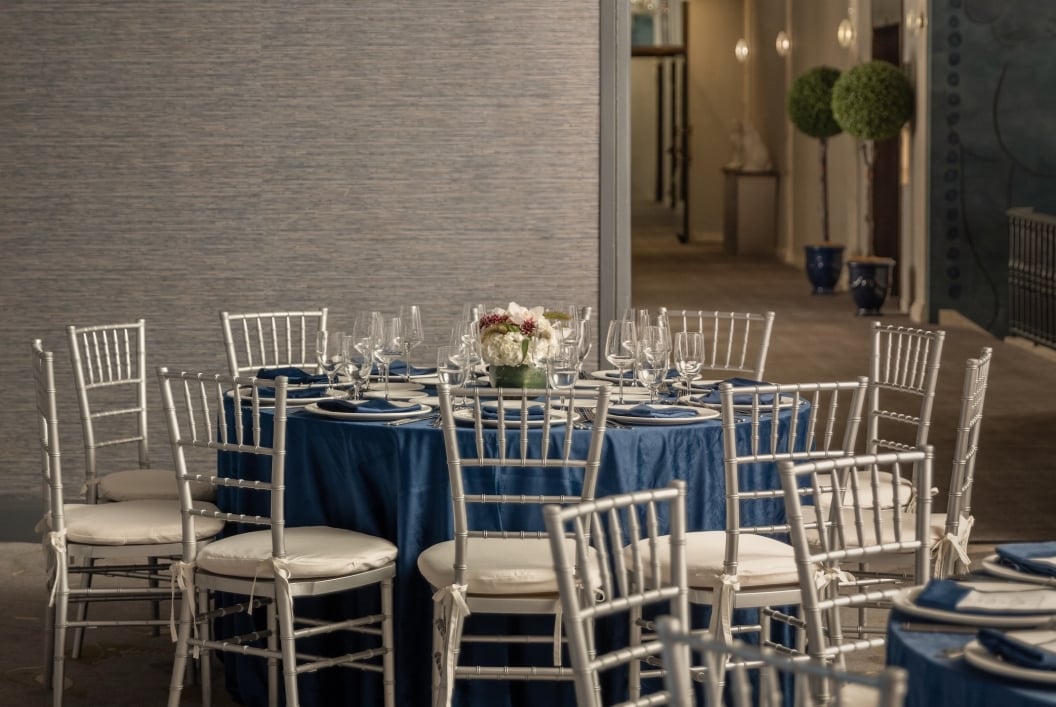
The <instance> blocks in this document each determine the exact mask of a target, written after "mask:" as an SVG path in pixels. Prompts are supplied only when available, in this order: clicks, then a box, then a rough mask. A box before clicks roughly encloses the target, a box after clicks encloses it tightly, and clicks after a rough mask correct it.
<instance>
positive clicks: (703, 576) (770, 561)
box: [623, 530, 799, 588]
mask: <svg viewBox="0 0 1056 707" xmlns="http://www.w3.org/2000/svg"><path fill="white" fill-rule="evenodd" d="M639 547H641V552H642V557H643V562H646V563H648V562H650V561H651V559H652V553H651V552H650V550H649V545H648V544H647V542H646V541H643V542H641V543H639ZM630 553H631V550H630V548H624V550H623V554H624V556H625V557H626V558H627V559H628V561H629V560H630ZM725 554H726V533H725V532H724V531H722V530H708V531H701V532H695V533H687V534H686V574H687V576H688V579H689V586H690V587H715V586H717V585H718V584H720V583H721V581H722V580H721V579H720V577H721V576H722V569H723V560H724V558H725ZM660 571H661V572H663V573H664V577H665V578H669V577H670V576H671V554H670V549H669V547H668V545H667V544H666V543H665V544H664V545H663V546H662V552H661V554H660ZM737 580H738V581H739V582H740V584H741V587H742V588H752V587H772V586H780V585H786V584H798V583H799V574H798V573H797V572H796V557H795V553H794V551H793V550H792V546H791V545H789V544H787V543H783V542H781V541H779V540H774V539H773V538H768V537H765V536H762V535H752V534H748V533H746V534H744V535H742V536H741V538H740V542H739V544H738V563H737Z"/></svg>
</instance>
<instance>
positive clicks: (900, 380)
mask: <svg viewBox="0 0 1056 707" xmlns="http://www.w3.org/2000/svg"><path fill="white" fill-rule="evenodd" d="M945 338H946V332H944V331H941V330H936V331H927V330H924V329H912V328H908V327H901V326H891V325H888V326H883V325H881V324H880V322H873V328H872V339H871V342H870V354H869V381H870V385H869V404H868V406H867V411H868V421H867V423H866V448H865V451H866V452H869V453H872V454H875V453H877V452H882V451H885V450H889V451H899V450H907V449H914V448H917V447H922V446H924V445H925V444H927V443H928V432H929V430H930V428H931V411H932V407H933V404H934V402H935V387H936V385H937V383H938V380H939V364H940V363H941V362H942V343H943V340H944V339H945Z"/></svg>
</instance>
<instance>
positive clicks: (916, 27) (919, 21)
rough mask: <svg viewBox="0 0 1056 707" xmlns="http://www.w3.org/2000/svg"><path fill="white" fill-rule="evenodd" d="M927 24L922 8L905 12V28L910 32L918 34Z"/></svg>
mask: <svg viewBox="0 0 1056 707" xmlns="http://www.w3.org/2000/svg"><path fill="white" fill-rule="evenodd" d="M927 26H928V18H927V16H926V15H925V14H924V11H923V10H910V11H909V12H907V13H906V29H907V30H909V33H910V34H920V33H921V32H922V31H924V28H925V27H927Z"/></svg>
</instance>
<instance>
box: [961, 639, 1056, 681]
mask: <svg viewBox="0 0 1056 707" xmlns="http://www.w3.org/2000/svg"><path fill="white" fill-rule="evenodd" d="M964 659H965V660H966V661H968V664H969V665H972V666H974V667H976V668H979V669H980V670H985V671H986V672H988V673H993V674H995V675H1001V676H1002V677H1006V678H1015V679H1017V680H1029V681H1030V682H1043V683H1046V684H1049V685H1056V670H1040V669H1037V668H1027V667H1024V666H1022V665H1016V664H1015V663H1009V662H1008V661H1006V660H1004V659H1002V658H1001V657H1000V656H996V655H994V654H993V653H991V652H990V651H988V650H987V649H986V648H985V647H984V646H983V644H982V643H980V642H979V641H977V640H972V641H969V642H968V644H967V645H966V646H965V647H964Z"/></svg>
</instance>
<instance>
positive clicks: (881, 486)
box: [818, 471, 913, 508]
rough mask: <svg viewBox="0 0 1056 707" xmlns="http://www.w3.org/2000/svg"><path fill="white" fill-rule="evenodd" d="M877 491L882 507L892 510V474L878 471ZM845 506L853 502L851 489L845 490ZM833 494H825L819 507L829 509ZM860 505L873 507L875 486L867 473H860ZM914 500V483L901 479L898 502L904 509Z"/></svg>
mask: <svg viewBox="0 0 1056 707" xmlns="http://www.w3.org/2000/svg"><path fill="white" fill-rule="evenodd" d="M876 475H877V489H878V490H879V493H880V507H881V508H891V507H892V506H894V505H895V480H894V477H893V476H892V474H891V472H888V471H878V472H877V474H876ZM843 494H844V498H845V499H847V500H845V501H844V505H846V506H851V505H852V504H853V500H852V498H851V490H850V489H849V488H844V489H843ZM831 498H832V494H831V493H826V494H823V495H822V497H821V500H820V502H819V504H818V505H820V506H821V507H822V508H828V507H829V504H830V503H831V500H830V499H831ZM858 499H859V501H858V503H859V505H860V506H863V507H867V506H872V505H873V485H872V477H871V475H870V473H869V472H867V471H860V472H858ZM912 499H913V482H912V481H911V480H909V479H907V478H901V479H899V489H898V500H899V502H900V503H901V505H902V506H903V507H905V506H906V505H908V504H909V502H910V501H911V500H912Z"/></svg>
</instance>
